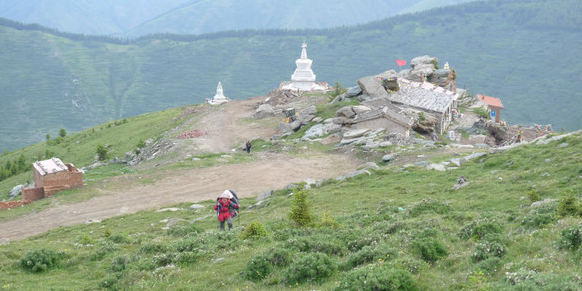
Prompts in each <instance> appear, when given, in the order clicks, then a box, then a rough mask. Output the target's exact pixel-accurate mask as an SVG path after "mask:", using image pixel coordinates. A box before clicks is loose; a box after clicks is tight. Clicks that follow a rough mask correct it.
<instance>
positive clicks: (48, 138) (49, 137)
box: [45, 133, 51, 141]
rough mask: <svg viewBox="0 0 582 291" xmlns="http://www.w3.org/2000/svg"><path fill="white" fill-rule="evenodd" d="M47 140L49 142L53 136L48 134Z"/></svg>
mask: <svg viewBox="0 0 582 291" xmlns="http://www.w3.org/2000/svg"><path fill="white" fill-rule="evenodd" d="M45 138H46V141H49V140H51V135H50V134H48V133H47V134H46V136H45Z"/></svg>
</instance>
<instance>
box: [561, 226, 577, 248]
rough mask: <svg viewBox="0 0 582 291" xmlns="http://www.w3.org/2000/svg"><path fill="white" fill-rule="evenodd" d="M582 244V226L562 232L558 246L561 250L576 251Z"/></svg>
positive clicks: (572, 227)
mask: <svg viewBox="0 0 582 291" xmlns="http://www.w3.org/2000/svg"><path fill="white" fill-rule="evenodd" d="M581 244H582V224H580V225H578V226H571V227H568V228H566V229H564V230H562V234H561V235H560V241H559V243H558V245H559V246H560V248H562V249H569V250H576V249H578V248H579V247H580V245H581Z"/></svg>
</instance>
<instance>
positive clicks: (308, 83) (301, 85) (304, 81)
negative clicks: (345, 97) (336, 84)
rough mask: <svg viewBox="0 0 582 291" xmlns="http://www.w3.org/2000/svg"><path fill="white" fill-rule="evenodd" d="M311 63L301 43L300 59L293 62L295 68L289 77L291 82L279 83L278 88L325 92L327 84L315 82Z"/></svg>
mask: <svg viewBox="0 0 582 291" xmlns="http://www.w3.org/2000/svg"><path fill="white" fill-rule="evenodd" d="M312 63H313V61H312V60H310V59H308V58H307V44H306V43H305V41H303V44H302V45H301V57H300V58H299V59H297V60H296V61H295V64H296V65H297V68H296V69H295V72H294V73H293V75H291V82H281V86H280V88H281V89H289V90H294V91H312V90H327V88H328V86H327V83H325V82H320V83H316V82H315V74H314V73H313V71H312V70H311V64H312Z"/></svg>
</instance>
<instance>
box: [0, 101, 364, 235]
mask: <svg viewBox="0 0 582 291" xmlns="http://www.w3.org/2000/svg"><path fill="white" fill-rule="evenodd" d="M259 100H261V97H255V98H250V99H247V100H242V101H233V102H231V103H229V104H224V105H220V106H218V107H213V108H209V109H207V110H205V112H203V113H201V115H202V117H199V116H196V117H193V118H192V119H191V121H189V122H187V123H186V124H185V125H184V126H182V127H180V128H177V129H175V132H174V133H171V134H169V135H168V136H169V137H170V138H169V139H168V140H167V141H166V142H169V143H172V147H171V148H170V151H172V152H173V153H174V155H173V157H174V158H173V159H172V162H173V161H176V160H183V159H185V158H187V157H188V156H192V155H196V154H199V153H228V152H232V150H233V149H237V148H238V147H239V146H241V145H242V144H244V142H245V141H246V140H248V139H251V138H256V137H262V138H264V139H265V140H268V138H269V137H270V136H272V135H274V134H276V133H277V132H278V127H277V125H276V123H267V122H264V121H254V120H252V119H251V117H250V116H251V115H252V113H253V112H254V105H255V104H256V103H257V102H258V101H259ZM194 129H198V130H200V131H203V132H204V133H205V134H204V135H201V136H198V137H196V138H190V139H177V138H176V137H177V136H178V134H179V133H180V132H185V131H189V130H194ZM251 155H255V156H256V157H257V159H256V160H255V161H251V162H248V163H244V164H228V165H219V166H214V167H210V168H199V169H187V170H172V171H159V172H157V173H155V176H156V179H155V182H154V183H153V184H146V185H144V184H143V183H132V182H131V181H128V183H125V184H126V185H128V186H127V187H124V188H122V189H108V185H117V184H118V183H116V182H119V180H123V179H129V180H132V179H134V180H135V179H139V176H138V175H130V176H121V177H116V178H112V179H110V180H109V181H104V182H103V183H102V185H101V186H97V187H96V191H98V192H102V193H105V195H100V196H98V197H94V198H92V199H90V200H87V201H83V202H78V203H72V204H66V205H52V206H51V207H49V208H47V209H44V210H42V211H40V212H37V213H30V214H28V215H26V216H23V217H19V218H16V219H13V220H10V221H3V222H0V243H7V242H10V241H14V240H18V239H23V238H26V237H30V236H33V235H36V234H40V233H43V232H45V231H47V230H50V229H53V228H57V227H59V226H68V225H74V224H80V223H85V222H86V221H89V220H102V219H105V218H109V217H113V216H116V215H121V214H126V213H134V212H137V211H140V210H146V209H157V208H160V207H163V206H164V205H170V204H175V203H181V202H198V201H204V200H208V199H214V198H215V197H216V196H217V195H218V194H220V193H221V192H222V191H224V190H225V189H232V190H234V191H235V192H236V193H237V194H239V196H241V197H254V196H257V195H259V194H260V193H262V192H264V191H267V190H272V189H280V188H282V187H284V186H286V185H287V184H289V183H294V182H300V181H302V180H305V179H308V178H311V179H316V180H318V179H323V178H335V177H337V176H340V175H344V174H346V173H349V172H351V171H353V170H355V169H356V167H357V166H358V165H360V162H359V161H357V160H356V159H355V158H354V157H353V156H352V155H345V154H329V153H320V154H312V155H309V156H308V157H294V156H291V155H286V154H275V153H266V152H252V153H251ZM146 164H147V163H146ZM150 166H151V165H150ZM140 167H142V168H145V167H148V166H147V165H141V166H140Z"/></svg>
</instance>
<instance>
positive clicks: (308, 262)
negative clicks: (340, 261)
mask: <svg viewBox="0 0 582 291" xmlns="http://www.w3.org/2000/svg"><path fill="white" fill-rule="evenodd" d="M336 270H337V264H336V262H335V261H333V260H332V259H331V258H330V257H329V256H328V255H326V254H323V253H306V254H302V255H300V256H299V257H298V258H297V259H295V260H294V261H293V262H292V263H291V265H289V267H287V268H286V269H285V270H284V271H283V279H284V281H285V282H286V283H288V284H299V283H303V282H308V281H322V280H323V279H325V278H328V277H330V276H331V275H332V274H333V273H335V271H336Z"/></svg>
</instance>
